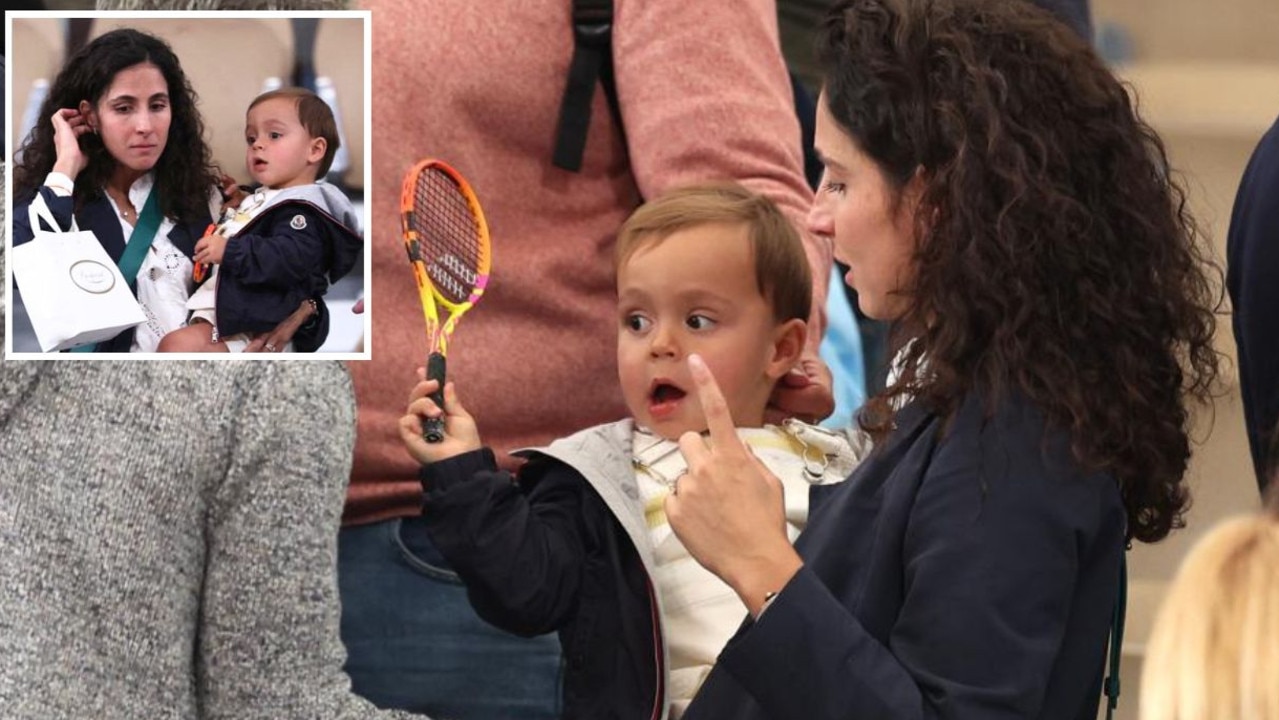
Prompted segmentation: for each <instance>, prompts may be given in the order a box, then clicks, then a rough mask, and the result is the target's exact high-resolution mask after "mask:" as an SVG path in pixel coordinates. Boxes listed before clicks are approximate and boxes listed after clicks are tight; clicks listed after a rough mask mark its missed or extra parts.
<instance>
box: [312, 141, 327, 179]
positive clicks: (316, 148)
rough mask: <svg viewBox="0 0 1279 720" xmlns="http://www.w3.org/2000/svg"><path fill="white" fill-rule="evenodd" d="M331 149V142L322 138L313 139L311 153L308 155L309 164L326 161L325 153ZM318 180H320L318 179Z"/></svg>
mask: <svg viewBox="0 0 1279 720" xmlns="http://www.w3.org/2000/svg"><path fill="white" fill-rule="evenodd" d="M328 149H329V141H328V140H325V139H324V138H322V137H318V138H311V151H310V152H309V153H307V162H312V163H318V162H320V161H321V160H323V159H324V153H325V152H327V151H328ZM316 179H317V180H318V179H319V178H316Z"/></svg>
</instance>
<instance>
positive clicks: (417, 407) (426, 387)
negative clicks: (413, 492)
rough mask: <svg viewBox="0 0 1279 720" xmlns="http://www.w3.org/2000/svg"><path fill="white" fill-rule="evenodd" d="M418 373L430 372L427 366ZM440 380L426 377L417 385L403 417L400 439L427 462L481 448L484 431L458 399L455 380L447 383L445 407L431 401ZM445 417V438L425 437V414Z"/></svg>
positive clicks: (424, 463) (410, 396) (415, 457)
mask: <svg viewBox="0 0 1279 720" xmlns="http://www.w3.org/2000/svg"><path fill="white" fill-rule="evenodd" d="M417 374H418V377H419V378H422V377H425V376H426V371H425V369H423V368H418V371H417ZM436 386H437V383H436V381H434V380H422V381H421V382H419V383H418V384H417V385H415V386H414V387H413V392H411V393H410V394H409V406H408V411H407V414H406V415H404V417H402V418H400V439H401V440H403V441H404V447H405V448H406V449H408V451H409V454H410V455H412V456H413V459H414V460H417V461H418V462H420V463H422V464H423V465H426V464H429V463H433V462H439V461H441V460H447V459H448V458H451V457H453V456H455V455H461V454H462V453H466V452H471V451H472V450H479V449H480V447H481V444H480V431H479V428H478V427H476V425H475V418H473V417H471V415H470V414H469V413H467V412H466V409H465V408H463V407H462V403H461V402H460V401H458V399H457V390H456V389H455V388H454V386H453V383H451V382H450V383H445V385H444V408H443V409H441V408H440V407H439V406H437V405H436V404H435V403H434V402H432V401H431V398H430V395H431V393H433V392H435V389H436ZM428 417H443V418H444V439H443V440H441V441H440V442H437V443H429V442H427V441H426V440H424V439H423V438H422V418H428Z"/></svg>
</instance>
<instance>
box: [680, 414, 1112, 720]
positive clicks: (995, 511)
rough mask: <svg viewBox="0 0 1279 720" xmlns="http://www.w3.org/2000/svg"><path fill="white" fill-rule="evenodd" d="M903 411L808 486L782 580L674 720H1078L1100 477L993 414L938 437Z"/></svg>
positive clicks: (1103, 536)
mask: <svg viewBox="0 0 1279 720" xmlns="http://www.w3.org/2000/svg"><path fill="white" fill-rule="evenodd" d="M941 424H942V423H941V420H940V419H939V418H938V417H937V416H936V415H935V414H932V413H930V412H928V411H927V410H925V409H924V408H922V407H921V406H920V405H919V404H914V405H911V406H908V407H907V408H905V409H904V410H902V411H901V413H899V415H898V428H897V430H895V431H894V433H893V434H892V436H891V437H890V438H889V439H888V440H887V441H885V443H884V446H883V447H882V448H880V449H878V450H877V451H876V452H875V453H873V454H872V455H871V456H870V458H868V459H867V460H866V461H865V462H864V463H863V464H862V465H861V467H860V468H858V470H857V471H856V472H854V474H853V475H852V477H851V478H850V479H849V480H848V481H847V482H845V483H842V484H839V485H828V486H816V487H814V489H813V494H812V496H811V497H812V502H813V509H812V512H811V514H810V517H809V523H808V527H807V528H806V529H805V530H804V532H803V533H802V534H801V535H800V537H799V540H798V541H797V542H796V544H795V547H796V550H797V551H798V552H799V554H800V556H801V557H802V558H803V559H804V566H803V568H802V569H801V570H800V571H799V573H798V574H797V575H796V576H795V577H794V578H793V579H792V580H791V581H790V582H789V583H788V584H787V585H786V586H785V587H784V588H782V589H781V592H780V593H779V594H778V595H777V597H776V598H775V599H774V600H773V602H772V604H771V605H770V606H769V608H768V609H767V611H765V613H764V614H763V616H761V617H760V619H759V621H758V622H757V623H751V622H750V621H749V620H748V621H747V622H746V623H744V624H743V626H742V628H741V629H739V631H738V633H737V634H736V635H735V636H734V637H733V639H732V640H730V641H729V643H728V645H727V646H726V647H725V649H724V651H723V653H721V655H720V656H719V661H718V662H717V664H716V666H715V668H714V669H713V670H712V671H711V674H710V675H709V676H708V677H707V680H706V682H705V684H703V686H702V689H701V691H700V692H699V693H698V695H697V697H695V698H694V699H693V703H692V705H690V706H689V708H688V711H687V712H686V713H685V715H684V718H685V720H707V719H708V718H716V719H719V718H732V719H733V720H753V719H763V718H770V719H772V720H783V719H788V718H794V719H795V720H824V719H826V718H850V719H851V718H876V720H892V719H896V718H903V719H905V718H921V719H922V718H964V719H970V718H1019V719H1022V720H1025V719H1029V718H1043V719H1045V720H1046V719H1053V720H1085V719H1087V720H1095V718H1096V716H1097V707H1098V699H1099V697H1100V686H1101V679H1102V670H1103V665H1104V659H1105V658H1104V655H1105V648H1106V639H1107V635H1108V631H1109V623H1110V619H1111V612H1112V609H1113V607H1114V602H1115V599H1116V594H1117V588H1118V583H1119V566H1120V559H1121V555H1122V553H1123V549H1124V525H1125V513H1124V508H1123V505H1122V502H1121V499H1120V495H1119V489H1118V487H1117V484H1116V482H1115V480H1114V479H1113V478H1112V477H1110V476H1109V475H1106V474H1088V473H1085V472H1083V471H1082V470H1080V469H1079V467H1078V466H1077V464H1076V463H1074V462H1073V461H1072V460H1071V457H1070V452H1069V448H1068V443H1067V440H1066V438H1065V436H1064V435H1063V434H1062V433H1058V432H1050V433H1047V434H1045V432H1044V422H1043V420H1042V416H1041V415H1040V414H1039V413H1038V412H1037V411H1036V410H1034V409H1033V408H1031V407H1029V406H1028V405H1027V404H1025V403H1022V402H1014V401H1008V402H1005V403H1003V404H1002V405H1001V406H999V407H998V408H997V409H996V412H995V414H994V416H993V417H991V418H990V419H988V420H983V413H982V412H981V408H980V403H979V402H977V401H976V400H974V399H969V400H968V401H966V402H965V403H964V404H963V406H962V407H961V409H960V410H959V412H958V413H957V415H956V417H955V419H954V421H953V424H952V427H951V428H950V432H949V434H948V435H946V436H944V437H943V436H942V435H941Z"/></svg>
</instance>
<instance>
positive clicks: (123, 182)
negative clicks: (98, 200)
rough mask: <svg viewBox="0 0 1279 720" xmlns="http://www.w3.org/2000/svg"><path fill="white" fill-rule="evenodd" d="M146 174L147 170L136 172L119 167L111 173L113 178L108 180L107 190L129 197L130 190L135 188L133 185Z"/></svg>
mask: <svg viewBox="0 0 1279 720" xmlns="http://www.w3.org/2000/svg"><path fill="white" fill-rule="evenodd" d="M146 174H147V171H146V170H134V169H132V168H127V167H125V166H123V165H117V166H116V168H115V172H113V173H111V178H110V179H109V180H107V189H109V190H114V191H116V192H117V193H119V194H120V195H123V196H124V197H128V196H129V189H130V188H132V187H133V183H135V182H137V181H138V178H140V177H142V176H143V175H146Z"/></svg>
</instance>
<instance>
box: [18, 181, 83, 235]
mask: <svg viewBox="0 0 1279 720" xmlns="http://www.w3.org/2000/svg"><path fill="white" fill-rule="evenodd" d="M27 219H28V220H29V221H30V222H31V234H32V235H38V234H39V233H40V232H41V231H40V220H44V221H45V224H46V225H48V226H49V227H51V228H53V230H50V231H49V232H55V233H60V232H63V229H62V226H61V225H59V224H58V221H57V220H55V219H54V217H53V211H52V210H50V209H49V203H48V202H46V201H45V199H44V193H40V192H37V193H36V196H35V199H34V200H32V201H31V205H30V206H29V207H28V208H27ZM79 231H80V228H79V227H77V226H76V221H75V214H74V213H73V214H72V215H71V230H69V231H68V232H79Z"/></svg>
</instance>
